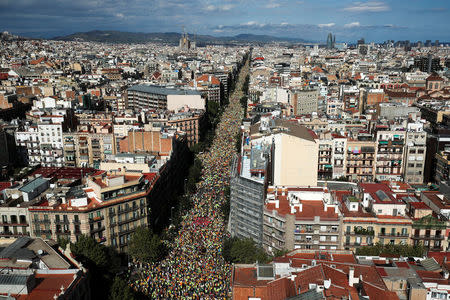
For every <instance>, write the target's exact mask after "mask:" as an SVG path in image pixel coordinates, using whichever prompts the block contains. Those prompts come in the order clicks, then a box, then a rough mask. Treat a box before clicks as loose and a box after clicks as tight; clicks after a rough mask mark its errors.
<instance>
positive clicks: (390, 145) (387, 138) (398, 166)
mask: <svg viewBox="0 0 450 300" xmlns="http://www.w3.org/2000/svg"><path fill="white" fill-rule="evenodd" d="M405 142H406V132H405V131H389V130H384V131H378V132H377V137H376V145H377V147H376V157H377V159H376V169H375V179H377V180H393V181H397V180H402V178H403V159H404V146H405Z"/></svg>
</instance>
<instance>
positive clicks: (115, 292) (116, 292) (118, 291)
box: [109, 276, 135, 300]
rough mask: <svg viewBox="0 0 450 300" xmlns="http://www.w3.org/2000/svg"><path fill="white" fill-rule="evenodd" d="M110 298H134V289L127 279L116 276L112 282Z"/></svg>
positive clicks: (125, 299)
mask: <svg viewBox="0 0 450 300" xmlns="http://www.w3.org/2000/svg"><path fill="white" fill-rule="evenodd" d="M109 299H110V300H134V299H135V297H134V295H133V291H132V290H131V288H130V286H129V285H128V284H127V282H126V281H125V280H123V279H122V278H120V277H118V276H116V277H114V281H113V283H112V286H111V289H110V292H109Z"/></svg>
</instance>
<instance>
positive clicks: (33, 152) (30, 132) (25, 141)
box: [15, 125, 41, 166]
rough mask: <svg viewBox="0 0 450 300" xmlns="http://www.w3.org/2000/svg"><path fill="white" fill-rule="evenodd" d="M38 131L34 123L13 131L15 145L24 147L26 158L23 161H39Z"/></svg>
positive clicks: (31, 163)
mask: <svg viewBox="0 0 450 300" xmlns="http://www.w3.org/2000/svg"><path fill="white" fill-rule="evenodd" d="M39 136H40V135H39V131H38V127H37V126H36V125H25V126H24V127H23V128H21V129H19V130H18V131H16V133H15V139H16V145H17V146H18V147H19V148H21V149H25V151H26V152H25V153H24V154H26V156H27V157H26V158H24V161H26V162H28V164H29V165H32V166H33V165H38V164H40V163H41V151H40V147H39Z"/></svg>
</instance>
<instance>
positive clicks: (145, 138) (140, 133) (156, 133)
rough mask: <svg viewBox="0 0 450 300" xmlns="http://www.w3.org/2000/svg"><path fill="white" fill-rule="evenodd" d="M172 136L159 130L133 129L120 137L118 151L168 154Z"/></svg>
mask: <svg viewBox="0 0 450 300" xmlns="http://www.w3.org/2000/svg"><path fill="white" fill-rule="evenodd" d="M173 141H174V137H173V136H170V135H168V134H167V133H164V132H161V131H160V130H152V131H146V130H142V129H141V130H133V131H129V132H128V135H127V136H126V137H124V138H122V139H120V140H119V141H118V142H117V143H118V145H119V150H118V152H120V153H144V152H147V153H159V154H161V155H170V153H171V152H172V148H173Z"/></svg>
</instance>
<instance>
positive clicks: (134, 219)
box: [117, 215, 143, 226]
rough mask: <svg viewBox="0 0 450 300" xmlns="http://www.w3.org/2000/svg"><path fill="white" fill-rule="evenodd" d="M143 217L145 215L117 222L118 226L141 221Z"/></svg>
mask: <svg viewBox="0 0 450 300" xmlns="http://www.w3.org/2000/svg"><path fill="white" fill-rule="evenodd" d="M142 217H143V215H140V216H135V217H131V218H129V219H125V220H120V221H118V222H117V224H118V225H119V226H120V225H122V224H125V223H128V222H132V221H136V220H139V219H140V218H142Z"/></svg>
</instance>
